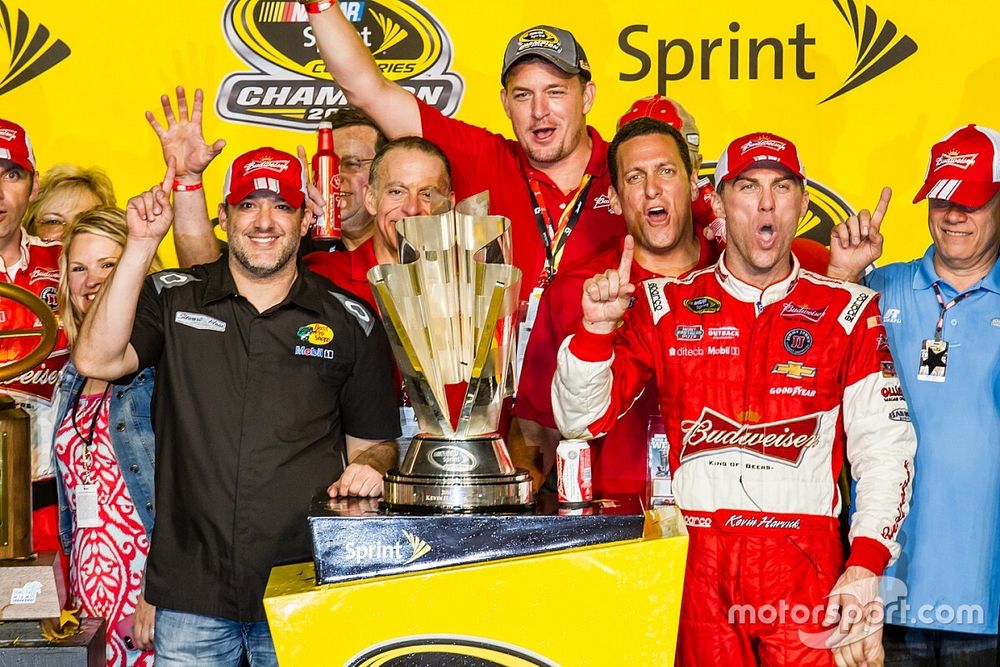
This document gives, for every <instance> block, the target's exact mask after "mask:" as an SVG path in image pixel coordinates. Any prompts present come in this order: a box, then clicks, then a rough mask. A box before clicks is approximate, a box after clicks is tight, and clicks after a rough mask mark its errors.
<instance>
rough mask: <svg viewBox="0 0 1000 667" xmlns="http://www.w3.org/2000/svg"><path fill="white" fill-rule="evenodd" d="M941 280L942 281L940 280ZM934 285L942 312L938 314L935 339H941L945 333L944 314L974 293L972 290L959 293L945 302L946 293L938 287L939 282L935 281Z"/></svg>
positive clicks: (935, 294)
mask: <svg viewBox="0 0 1000 667" xmlns="http://www.w3.org/2000/svg"><path fill="white" fill-rule="evenodd" d="M938 282H940V281H938ZM932 287H933V288H934V296H936V297H937V302H938V306H940V308H941V312H940V313H939V314H938V320H937V329H936V330H935V331H934V340H941V334H942V333H944V314H945V313H947V312H948V311H949V310H951V309H952V308H954V307H955V306H957V305H958V304H959V303H961V302H962V301H964V300H965V297H967V296H969V295H970V294H972V292H971V291H969V292H964V293H962V294H959V295H958V296H956V297H955V298H954V299H952V300H951V301H949V302H948V303H945V302H944V295H943V294H941V288H940V287H938V283H937V282H935V283H934V284H933V285H932Z"/></svg>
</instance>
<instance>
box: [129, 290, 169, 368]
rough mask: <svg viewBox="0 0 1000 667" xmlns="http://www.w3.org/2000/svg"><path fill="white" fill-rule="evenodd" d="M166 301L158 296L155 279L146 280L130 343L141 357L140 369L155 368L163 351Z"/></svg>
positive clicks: (160, 295)
mask: <svg viewBox="0 0 1000 667" xmlns="http://www.w3.org/2000/svg"><path fill="white" fill-rule="evenodd" d="M163 308H164V299H163V295H162V294H158V293H157V290H156V287H155V286H154V284H153V278H152V277H149V278H146V280H145V282H144V283H143V285H142V291H141V292H140V293H139V302H138V304H137V305H136V310H135V322H134V323H133V325H132V337H131V340H130V342H131V343H132V347H133V348H135V352H136V354H137V355H138V356H139V368H140V369H143V368H149V367H150V366H155V365H156V363H157V362H158V361H159V359H160V354H161V352H162V350H163V326H164V325H163V317H164V315H163Z"/></svg>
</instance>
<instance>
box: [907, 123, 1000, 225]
mask: <svg viewBox="0 0 1000 667" xmlns="http://www.w3.org/2000/svg"><path fill="white" fill-rule="evenodd" d="M997 191H1000V133H998V132H997V131H996V130H991V129H990V128H988V127H982V126H980V125H966V126H965V127H963V128H959V129H957V130H955V131H953V132H952V133H951V134H949V135H948V136H947V137H945V138H944V139H942V140H941V141H939V142H937V143H936V144H934V146H933V147H932V148H931V160H930V162H929V163H928V164H927V175H926V176H925V177H924V186H923V187H922V188H920V192H918V193H917V196H916V197H914V198H913V203H914V204H916V203H917V202H918V201H920V200H921V199H924V198H930V199H944V200H946V201H951V202H955V203H956V204H958V205H959V206H969V207H971V208H979V207H980V206H983V205H984V204H986V203H987V202H988V201H989V200H990V199H992V198H993V195H995V194H996V193H997Z"/></svg>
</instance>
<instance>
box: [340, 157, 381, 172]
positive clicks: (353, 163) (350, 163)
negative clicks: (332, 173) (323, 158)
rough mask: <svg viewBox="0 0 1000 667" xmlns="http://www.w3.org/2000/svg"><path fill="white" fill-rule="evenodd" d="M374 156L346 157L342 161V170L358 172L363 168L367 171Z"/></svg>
mask: <svg viewBox="0 0 1000 667" xmlns="http://www.w3.org/2000/svg"><path fill="white" fill-rule="evenodd" d="M373 161H374V158H369V159H367V160H362V159H360V158H356V157H349V158H345V159H343V160H341V161H340V171H341V172H343V173H345V174H358V173H360V172H361V171H362V170H364V171H367V170H368V167H369V166H370V165H371V163H372V162H373Z"/></svg>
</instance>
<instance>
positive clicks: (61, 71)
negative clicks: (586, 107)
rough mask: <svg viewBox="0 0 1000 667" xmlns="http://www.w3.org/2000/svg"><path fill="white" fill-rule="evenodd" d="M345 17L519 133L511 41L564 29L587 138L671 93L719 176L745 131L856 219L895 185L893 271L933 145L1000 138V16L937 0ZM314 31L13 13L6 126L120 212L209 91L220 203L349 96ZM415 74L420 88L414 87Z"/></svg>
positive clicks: (989, 0)
mask: <svg viewBox="0 0 1000 667" xmlns="http://www.w3.org/2000/svg"><path fill="white" fill-rule="evenodd" d="M342 5H343V6H344V10H345V12H346V13H348V15H353V16H355V17H356V18H358V19H359V22H358V24H357V25H358V28H359V31H361V32H362V33H363V34H364V35H365V38H366V39H367V40H368V41H369V42H370V43H371V45H372V48H373V49H375V50H379V49H381V50H380V51H379V53H378V58H379V59H380V62H382V64H383V67H385V68H386V70H387V71H389V72H391V73H392V76H394V77H397V78H402V79H403V81H404V83H405V85H409V86H412V87H415V88H417V89H419V90H420V91H421V94H422V95H426V96H428V98H429V99H432V100H433V101H436V102H437V103H438V104H439V105H440V106H442V107H443V108H445V109H447V110H449V111H450V110H454V112H455V113H456V115H457V116H459V117H460V118H463V119H465V120H468V121H472V122H475V123H478V124H482V125H485V126H487V127H490V128H493V129H495V130H498V131H504V132H507V133H509V123H508V121H507V120H506V119H505V118H504V117H503V111H502V109H501V107H500V104H499V102H498V98H497V92H498V89H499V81H498V77H499V69H500V60H501V55H502V52H503V48H504V45H505V43H506V41H507V39H508V38H509V37H510V35H512V34H514V33H515V32H517V31H518V30H520V29H522V28H525V27H528V26H530V25H533V24H536V23H552V24H556V25H560V26H563V27H566V28H569V29H571V30H572V31H573V32H574V33H575V34H576V35H577V37H578V39H579V40H580V42H581V43H582V44H583V45H584V46H585V48H586V50H587V54H588V56H589V59H590V62H591V65H592V67H593V73H594V80H595V82H596V83H597V87H598V95H597V102H596V104H595V108H594V111H593V113H592V114H591V116H590V119H589V120H590V123H591V124H593V125H594V126H596V127H597V128H598V129H599V130H600V131H601V132H602V133H603V134H604V135H605V137H606V138H609V139H610V137H611V135H612V133H613V128H614V122H615V119H616V118H617V117H618V116H619V115H621V113H623V112H624V111H625V109H626V107H627V106H628V104H629V102H631V101H632V100H633V99H635V98H637V97H641V96H645V95H649V94H652V93H654V92H657V91H660V92H664V91H665V92H666V93H667V94H668V95H670V96H672V97H675V98H677V99H679V100H680V101H682V102H683V103H684V104H685V106H687V107H688V109H689V110H690V111H691V112H692V113H693V114H694V115H695V116H696V118H697V119H698V122H699V125H700V128H701V132H702V137H703V143H702V145H703V151H702V152H703V154H704V156H705V159H706V160H715V159H716V158H717V157H718V154H719V153H720V152H721V150H722V148H723V147H724V145H725V143H726V142H727V141H728V140H730V139H732V138H733V137H735V136H738V135H740V134H744V133H747V132H752V131H755V130H761V129H768V130H772V131H775V132H778V133H779V134H783V135H785V136H787V137H789V138H791V139H793V140H794V141H795V142H796V143H797V144H798V146H799V149H800V151H801V153H802V156H803V159H804V162H805V165H806V170H807V175H808V176H809V177H810V178H811V179H814V180H815V181H816V182H817V183H819V184H820V185H822V186H824V187H825V188H827V189H829V190H831V191H832V193H834V194H835V195H839V198H840V199H842V200H843V202H845V203H846V204H847V205H849V206H850V207H851V208H853V209H858V208H862V207H871V206H873V205H874V204H875V202H876V201H877V198H878V194H879V191H880V189H881V187H882V186H883V185H891V186H892V187H893V188H894V190H895V193H896V195H895V198H894V200H893V203H892V205H891V207H890V215H889V217H888V219H887V223H886V227H885V232H886V235H887V239H888V240H887V251H886V257H885V260H898V259H907V258H910V257H913V256H916V255H918V254H920V253H921V252H922V251H923V249H924V248H925V247H926V245H927V243H928V242H929V236H928V233H927V231H926V226H925V216H926V212H925V208H924V206H923V205H917V206H914V205H912V204H910V203H909V202H910V200H911V199H912V196H913V194H914V193H915V192H916V190H917V188H918V187H919V185H920V182H921V180H922V177H923V174H924V170H925V167H926V160H927V154H928V151H929V148H930V145H931V144H932V143H934V142H935V141H937V140H938V139H939V138H940V137H941V136H943V135H944V134H945V133H947V132H948V131H949V130H951V129H953V128H955V127H957V126H959V125H962V124H965V123H970V122H975V123H979V124H983V125H988V126H992V127H994V128H996V127H1000V118H998V115H1000V111H998V109H1000V105H998V103H997V102H998V93H997V90H998V89H1000V55H998V53H1000V52H998V51H997V49H996V47H995V41H996V35H997V26H998V25H1000V20H998V19H1000V11H998V10H997V6H996V2H995V0H956V1H955V2H952V3H950V4H949V5H948V7H947V11H941V5H940V3H931V2H929V1H927V0H919V1H917V2H914V1H913V0H871V3H870V4H866V3H865V2H863V1H860V0H859V1H857V2H855V1H854V0H802V1H801V2H793V3H789V2H784V1H778V0H758V1H757V2H754V3H729V2H714V3H673V2H663V1H662V0H633V1H632V2H628V3H623V2H593V1H588V2H576V1H573V0H550V2H547V3H539V2H535V1H531V2H528V1H522V0H508V1H507V2H502V3H469V2H464V1H463V2H459V1H458V0H419V1H413V2H411V1H406V2H403V1H402V0H383V1H382V2H374V1H372V0H369V1H367V2H345V3H342ZM584 9H585V11H584ZM302 19H303V17H302V15H301V14H300V13H299V10H298V9H297V7H296V6H295V4H294V3H286V2H281V1H276V0H199V1H197V2H193V1H187V2H184V1H181V2H173V3H166V4H164V3H159V2H145V3H142V2H125V1H124V0H106V1H105V2H99V3H97V2H87V3H85V2H79V0H73V1H70V0H48V2H38V1H37V0H0V32H4V33H6V35H2V36H0V76H2V79H0V115H2V116H4V117H8V118H11V119H14V120H17V121H19V122H21V123H22V124H24V125H25V126H26V127H27V129H28V131H29V133H30V134H31V136H32V139H33V141H34V144H35V150H36V153H37V157H38V161H39V165H40V167H41V169H42V170H43V171H44V170H45V169H46V168H47V167H49V166H51V165H52V164H55V163H57V162H75V163H79V164H82V165H97V166H101V167H104V168H105V169H106V170H107V171H108V172H109V173H110V174H111V176H112V178H113V180H114V182H115V187H116V191H117V194H118V197H119V200H120V203H122V204H124V202H125V200H126V199H127V198H128V197H129V196H130V195H132V194H134V193H135V192H137V191H139V190H141V189H144V188H147V187H149V186H150V185H151V184H152V183H153V182H154V181H155V180H157V179H158V178H161V177H162V172H163V167H162V160H161V158H160V155H159V150H158V144H157V142H156V139H155V137H154V135H153V133H152V131H151V130H150V129H149V128H148V126H147V125H146V121H145V119H144V118H143V112H144V111H145V110H147V109H149V110H153V111H155V112H157V113H159V102H158V98H159V95H160V94H161V93H163V92H167V91H170V90H172V87H173V86H174V85H175V84H184V85H186V86H188V87H189V88H194V87H196V86H200V87H202V88H204V89H205V92H206V98H207V106H208V107H209V109H208V112H207V114H206V121H205V124H206V134H207V135H208V138H209V139H210V140H212V139H215V138H217V137H220V136H221V137H224V138H226V139H227V140H228V141H229V146H228V147H227V149H226V151H225V152H224V153H223V156H222V157H221V158H220V159H219V160H218V163H217V164H216V165H215V166H213V168H212V170H211V171H210V173H209V174H208V175H207V179H206V187H207V190H208V195H209V201H210V202H212V203H213V206H214V203H215V202H216V201H217V200H218V199H219V198H220V190H221V183H222V178H223V175H224V172H225V167H226V165H227V164H228V161H229V160H231V159H232V158H233V157H234V156H235V155H237V154H238V153H239V152H240V151H242V150H245V149H248V148H252V147H254V146H258V145H265V144H270V145H276V146H278V147H281V148H286V149H289V150H293V149H294V146H295V145H296V144H298V143H303V144H305V145H306V147H307V148H312V147H313V146H314V143H315V140H314V138H313V137H312V136H311V135H310V134H306V133H305V131H304V130H295V129H291V128H288V127H277V125H280V124H284V125H294V124H298V125H300V126H301V125H305V124H307V121H308V119H309V118H310V117H315V116H316V114H318V113H320V112H318V111H315V110H314V109H316V108H317V104H319V105H320V106H321V105H322V102H323V100H324V97H323V95H324V94H328V93H331V92H335V91H333V90H330V89H328V90H327V91H326V93H323V92H322V89H323V81H322V80H321V78H315V77H313V76H310V74H315V73H316V72H317V71H318V70H320V71H321V69H322V68H321V67H317V61H316V59H315V55H314V53H312V52H311V51H310V42H311V40H310V35H309V31H308V25H307V24H306V23H304V22H302ZM3 37H6V39H4V38H3ZM67 52H68V55H66V54H67ZM241 54H242V56H241ZM8 56H9V57H8ZM7 63H9V65H8V64H7ZM4 67H6V72H5V71H4V69H3V68H4ZM413 73H418V77H419V80H408V79H406V78H405V77H407V76H411V75H412V74H413ZM317 76H318V77H322V74H318V75H317ZM283 88H284V89H285V90H283ZM268 91H270V92H268ZM239 95H242V97H239ZM268 95H269V97H268ZM831 96H832V98H831ZM338 97H339V96H337V95H332V96H330V97H329V98H328V99H329V100H330V101H332V102H333V103H334V104H336V103H338V99H337V98H338ZM317 100H318V101H317ZM339 101H342V100H339ZM282 105H284V106H282ZM311 109H313V110H311ZM262 123H268V124H262ZM167 255H168V257H169V255H170V253H169V252H168V253H167Z"/></svg>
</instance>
